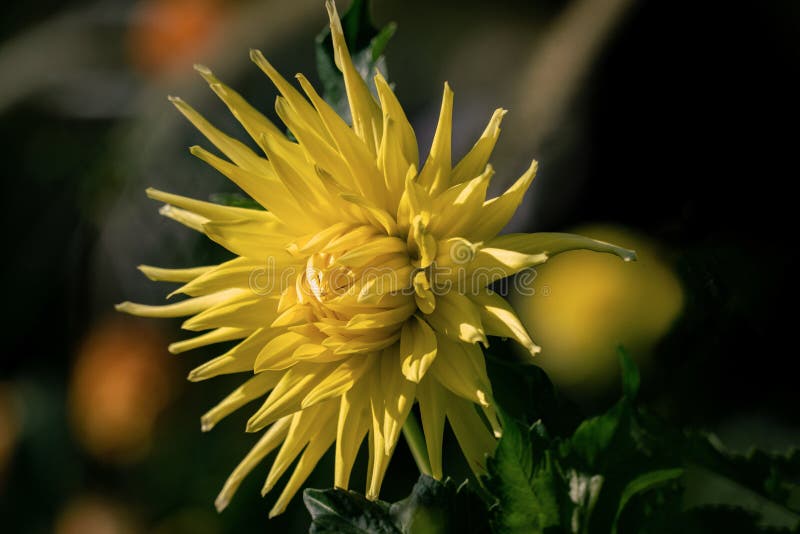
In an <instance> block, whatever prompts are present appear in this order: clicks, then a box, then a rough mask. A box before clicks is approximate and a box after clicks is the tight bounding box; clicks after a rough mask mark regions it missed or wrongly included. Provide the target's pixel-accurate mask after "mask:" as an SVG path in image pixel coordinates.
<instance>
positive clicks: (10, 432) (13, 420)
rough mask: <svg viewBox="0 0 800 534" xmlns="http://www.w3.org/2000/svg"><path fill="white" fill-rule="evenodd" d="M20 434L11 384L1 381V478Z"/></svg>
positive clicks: (0, 478)
mask: <svg viewBox="0 0 800 534" xmlns="http://www.w3.org/2000/svg"><path fill="white" fill-rule="evenodd" d="M18 434H19V421H18V417H17V411H16V408H15V406H14V398H13V391H12V389H11V386H10V385H9V384H5V383H0V480H2V476H3V474H4V472H5V467H6V465H7V463H8V460H9V459H10V458H11V454H12V453H13V452H14V445H15V444H16V441H17V436H18Z"/></svg>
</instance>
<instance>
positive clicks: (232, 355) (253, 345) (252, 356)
mask: <svg viewBox="0 0 800 534" xmlns="http://www.w3.org/2000/svg"><path fill="white" fill-rule="evenodd" d="M279 333H280V330H274V329H271V328H260V329H258V330H256V331H255V332H253V333H252V334H250V335H249V336H248V337H247V339H245V340H244V341H242V342H241V343H239V344H238V345H236V346H234V347H232V348H231V349H230V350H229V351H228V352H226V353H224V354H222V355H221V356H217V357H216V358H213V359H211V360H209V361H207V362H205V363H204V364H202V365H200V366H198V367H195V368H194V369H192V371H191V372H190V373H189V376H188V379H189V380H190V381H192V382H199V381H201V380H208V379H209V378H213V377H215V376H220V375H225V374H231V373H243V372H252V371H253V366H254V364H255V361H256V357H257V356H258V353H259V352H261V350H262V349H263V348H264V345H266V344H267V343H268V342H269V341H270V340H271V339H272V338H274V337H275V336H277V335H278V334H279Z"/></svg>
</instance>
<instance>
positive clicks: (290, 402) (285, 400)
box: [247, 363, 334, 432]
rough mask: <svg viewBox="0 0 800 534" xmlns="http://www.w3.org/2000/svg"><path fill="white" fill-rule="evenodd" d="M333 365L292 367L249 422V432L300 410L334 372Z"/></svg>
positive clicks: (299, 365) (256, 430) (306, 364)
mask: <svg viewBox="0 0 800 534" xmlns="http://www.w3.org/2000/svg"><path fill="white" fill-rule="evenodd" d="M333 365H334V364H328V363H326V364H314V363H298V364H296V365H294V366H292V367H291V368H290V369H289V370H288V371H286V372H285V373H284V374H283V378H281V381H280V382H278V385H277V386H275V389H273V390H272V393H270V395H269V397H267V400H265V401H264V404H263V405H262V406H261V408H259V409H258V411H257V412H256V413H254V414H253V416H252V417H251V418H250V419H249V420H248V421H247V431H248V432H258V431H259V430H261V429H262V428H264V427H265V426H267V425H269V424H270V423H272V422H274V421H277V420H278V419H280V418H281V417H284V416H286V415H289V414H292V413H294V412H297V411H298V410H300V402H301V401H302V400H303V398H304V397H305V396H306V395H307V394H308V392H309V391H311V390H312V389H313V388H314V387H315V386H316V385H317V384H319V383H320V382H321V381H322V379H324V378H325V377H326V376H327V375H328V373H330V372H331V371H332V370H333ZM312 408H313V407H312Z"/></svg>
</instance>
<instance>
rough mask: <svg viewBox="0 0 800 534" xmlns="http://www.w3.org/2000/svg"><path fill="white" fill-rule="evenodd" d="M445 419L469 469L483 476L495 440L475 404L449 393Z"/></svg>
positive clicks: (476, 474)
mask: <svg viewBox="0 0 800 534" xmlns="http://www.w3.org/2000/svg"><path fill="white" fill-rule="evenodd" d="M447 419H448V420H449V421H450V426H451V427H452V428H453V433H454V434H455V435H456V439H457V440H458V445H459V446H460V447H461V451H462V452H463V453H464V457H466V459H467V463H468V464H469V467H470V469H472V472H473V473H475V476H477V477H481V476H484V475H485V474H486V457H487V456H489V455H491V454H492V453H493V452H494V449H495V447H496V446H497V441H496V440H495V439H494V435H493V434H492V432H491V430H489V428H487V427H486V425H485V424H484V422H483V421H482V420H481V418H480V416H479V415H478V413H477V412H476V411H475V405H474V404H472V403H471V402H469V401H466V400H464V399H460V398H458V397H456V396H455V395H449V396H448V398H447Z"/></svg>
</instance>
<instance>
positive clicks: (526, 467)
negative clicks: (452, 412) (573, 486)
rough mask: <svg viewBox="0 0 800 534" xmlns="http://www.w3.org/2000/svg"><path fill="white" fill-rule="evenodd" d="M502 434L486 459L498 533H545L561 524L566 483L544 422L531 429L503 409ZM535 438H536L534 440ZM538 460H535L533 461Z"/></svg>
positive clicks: (493, 519)
mask: <svg viewBox="0 0 800 534" xmlns="http://www.w3.org/2000/svg"><path fill="white" fill-rule="evenodd" d="M500 417H501V420H502V423H503V437H502V438H501V439H500V441H499V443H498V444H497V449H496V450H495V453H494V456H493V457H492V458H489V459H488V460H487V470H488V472H489V475H488V477H487V478H486V480H485V483H486V487H487V489H488V490H489V491H490V492H491V493H492V494H493V495H494V496H495V497H496V498H497V505H496V506H495V507H494V508H493V515H492V527H493V529H494V531H495V532H543V531H544V530H545V529H548V528H552V527H557V526H558V525H560V524H562V512H561V510H562V507H561V505H560V503H559V498H563V497H565V496H566V485H565V481H564V480H563V478H562V476H561V474H560V473H559V472H558V471H557V467H556V465H555V462H554V459H553V453H552V451H550V450H548V448H547V447H548V446H549V443H548V440H547V437H546V433H544V432H543V427H542V426H541V425H538V426H537V425H534V427H531V428H530V429H528V428H526V427H525V426H524V425H522V424H520V423H519V422H517V421H515V420H513V419H511V418H509V417H508V416H507V415H505V413H503V412H500ZM532 438H533V439H532ZM534 459H535V460H534Z"/></svg>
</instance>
